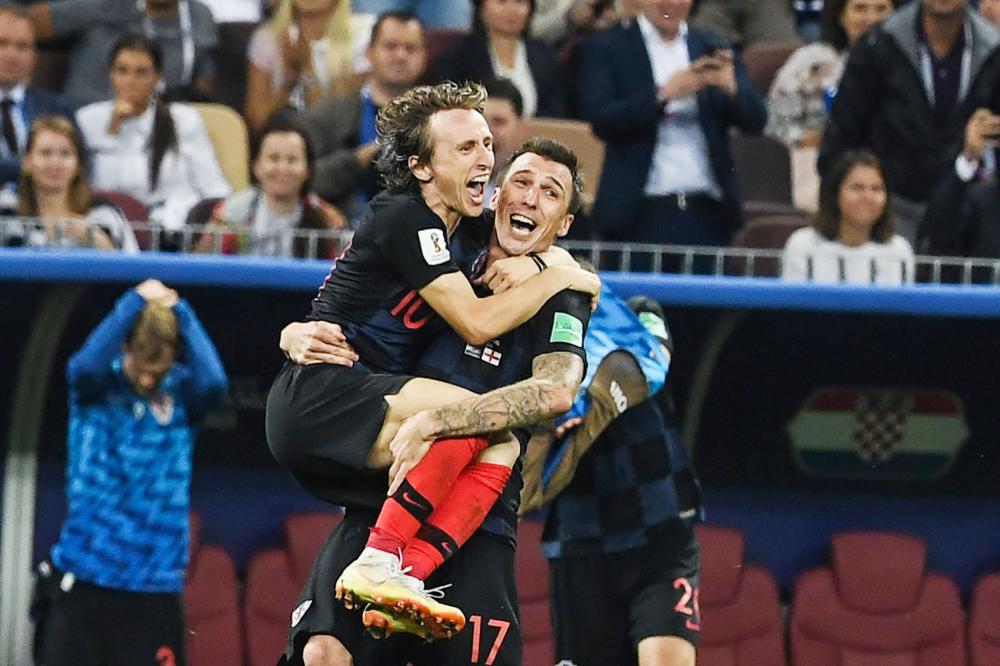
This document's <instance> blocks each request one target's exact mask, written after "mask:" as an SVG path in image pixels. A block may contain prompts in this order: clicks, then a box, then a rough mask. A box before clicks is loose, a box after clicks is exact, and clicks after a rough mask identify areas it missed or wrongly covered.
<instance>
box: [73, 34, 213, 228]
mask: <svg viewBox="0 0 1000 666" xmlns="http://www.w3.org/2000/svg"><path fill="white" fill-rule="evenodd" d="M110 68H111V87H112V90H113V91H114V95H115V96H114V99H112V100H108V101H104V102H96V103H94V104H88V105H87V106H85V107H83V108H82V109H80V110H79V111H77V113H76V121H77V125H78V126H79V127H80V131H81V132H82V134H83V139H84V141H85V142H86V144H87V148H88V149H89V152H90V154H91V160H92V162H91V168H92V170H93V173H92V174H91V184H92V185H93V186H94V187H95V188H97V189H102V190H114V191H118V192H124V193H125V194H129V195H131V196H132V197H135V198H136V199H138V200H139V201H141V202H142V203H143V204H144V205H145V206H146V207H147V208H148V209H149V211H150V220H152V221H153V222H157V223H159V224H161V225H162V226H163V227H164V228H165V229H166V230H168V231H176V230H179V229H180V228H181V227H182V226H183V225H184V220H185V219H186V217H187V213H188V210H190V208H191V207H192V206H193V205H194V204H196V203H197V202H198V201H200V200H202V199H207V198H210V197H224V196H226V195H228V194H229V193H230V191H231V190H232V188H231V187H230V185H229V183H228V182H227V181H226V179H225V177H224V176H223V175H222V169H221V168H220V167H219V162H218V160H217V159H216V156H215V149H214V148H213V147H212V143H211V141H210V140H209V138H208V132H207V130H206V129H205V124H204V123H203V122H202V119H201V116H200V115H199V114H198V111H197V110H195V109H194V108H192V107H191V106H188V105H186V104H179V103H167V102H166V101H164V100H162V99H161V98H160V96H159V95H158V94H157V90H158V87H159V85H160V80H161V75H162V70H163V55H162V53H161V51H160V48H159V46H158V45H157V44H156V42H154V41H152V40H150V39H148V38H147V37H144V36H142V35H127V36H125V37H123V38H121V39H120V40H118V42H116V43H115V45H114V47H113V48H112V50H111V61H110Z"/></svg>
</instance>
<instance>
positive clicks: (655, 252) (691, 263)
mask: <svg viewBox="0 0 1000 666" xmlns="http://www.w3.org/2000/svg"><path fill="white" fill-rule="evenodd" d="M131 229H132V231H133V232H134V233H135V235H136V237H137V240H138V241H139V245H140V247H142V248H143V250H146V251H153V252H157V251H169V252H196V251H197V252H205V253H215V254H223V253H225V254H242V255H253V256H259V257H269V256H271V257H292V256H294V257H300V258H309V259H329V258H332V257H334V256H336V255H337V254H339V252H340V251H342V250H343V249H344V248H346V247H347V244H348V243H349V242H350V240H351V237H352V236H353V232H352V231H349V230H346V231H334V230H326V229H294V230H287V231H281V232H277V233H269V234H256V233H254V232H253V231H252V230H247V229H234V228H227V227H220V226H219V225H194V224H191V225H186V226H184V227H183V228H181V229H179V230H176V231H170V230H166V229H164V228H163V227H162V226H160V225H158V224H156V223H150V222H133V223H131ZM93 245H94V234H93V231H92V230H89V229H88V232H87V238H85V239H81V238H79V237H78V236H76V235H73V234H71V233H70V231H69V223H68V222H52V221H43V220H39V219H36V218H24V217H11V216H7V217H0V247H9V246H30V247H44V246H52V247H67V246H73V247H93ZM559 245H560V246H562V247H564V248H566V249H567V250H569V251H570V252H572V253H574V254H575V255H577V256H580V257H583V258H585V259H587V260H588V261H590V262H591V263H592V264H593V265H594V266H595V267H597V268H599V269H601V270H608V271H622V272H642V273H671V274H680V275H708V276H715V277H744V278H755V277H777V276H780V275H781V268H782V251H781V250H776V249H762V248H743V247H709V246H694V245H655V244H649V243H618V242H610V241H561V242H560V243H559ZM873 272H874V271H873ZM915 272H916V275H915V276H914V277H915V280H916V281H917V282H921V283H931V284H943V283H948V284H991V285H1000V258H996V259H973V258H965V257H941V256H918V257H916V261H915ZM902 273H903V274H904V275H905V270H904V271H903V272H902Z"/></svg>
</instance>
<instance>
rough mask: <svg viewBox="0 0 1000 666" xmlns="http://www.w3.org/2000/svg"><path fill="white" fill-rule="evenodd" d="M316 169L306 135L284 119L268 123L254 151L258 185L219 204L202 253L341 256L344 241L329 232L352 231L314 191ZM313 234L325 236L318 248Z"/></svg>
mask: <svg viewBox="0 0 1000 666" xmlns="http://www.w3.org/2000/svg"><path fill="white" fill-rule="evenodd" d="M312 165H313V152H312V147H311V146H310V143H309V139H308V137H307V136H306V133H305V132H304V131H303V130H302V129H300V128H299V127H297V126H296V125H295V124H294V123H292V122H290V121H289V120H288V119H286V118H283V117H280V116H279V117H277V118H275V119H273V120H272V121H271V122H269V123H268V125H267V126H266V127H265V128H264V130H263V131H262V132H261V137H260V140H259V141H257V142H256V145H255V147H254V154H253V160H252V162H251V172H252V174H253V178H254V184H253V185H251V186H250V187H248V188H246V189H245V190H242V191H240V192H236V193H235V194H232V195H230V196H229V197H227V198H226V200H225V201H223V202H221V203H220V204H219V205H218V206H216V208H215V210H214V211H213V212H212V219H211V224H213V225H217V226H216V228H215V229H212V230H210V233H206V234H205V235H204V236H203V237H202V239H201V241H200V242H199V243H198V247H197V249H198V251H201V252H211V251H216V250H221V251H222V252H223V253H225V254H256V255H268V256H281V257H288V256H296V257H304V256H309V255H313V256H314V257H318V258H325V259H332V258H334V257H336V255H337V254H339V250H340V243H338V242H337V239H335V238H331V237H330V236H331V235H330V234H329V233H327V232H334V231H342V230H344V229H347V228H348V225H347V219H346V218H345V217H344V215H343V214H342V213H341V212H340V211H339V210H337V209H336V208H334V207H333V206H331V205H330V204H328V203H327V202H325V201H323V200H322V199H320V198H319V197H318V196H316V195H315V194H314V193H313V192H312V188H311V185H312ZM222 230H225V232H224V233H221V234H220V232H221V231H222ZM310 230H312V231H318V232H321V233H318V234H316V241H315V242H314V243H315V245H314V246H312V245H313V242H312V241H311V239H310V238H309V235H308V234H307V233H303V232H308V231H310ZM217 236H218V237H219V241H218V244H217V241H216V237H217Z"/></svg>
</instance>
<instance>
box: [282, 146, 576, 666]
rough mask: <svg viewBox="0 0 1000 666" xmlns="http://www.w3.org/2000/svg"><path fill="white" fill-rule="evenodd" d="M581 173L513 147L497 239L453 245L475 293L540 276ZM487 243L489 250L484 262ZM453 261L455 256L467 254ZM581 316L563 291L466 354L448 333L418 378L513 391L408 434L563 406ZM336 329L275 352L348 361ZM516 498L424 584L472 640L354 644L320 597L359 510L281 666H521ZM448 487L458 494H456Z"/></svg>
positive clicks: (552, 157) (429, 415)
mask: <svg viewBox="0 0 1000 666" xmlns="http://www.w3.org/2000/svg"><path fill="white" fill-rule="evenodd" d="M578 174H579V171H578V166H577V161H576V156H575V155H573V153H572V152H571V151H569V150H568V149H566V148H565V147H564V146H562V145H561V144H559V143H557V142H553V141H549V140H533V141H530V142H528V143H526V144H525V145H524V146H522V147H521V148H520V149H519V150H518V151H517V152H515V154H514V156H513V158H512V159H511V161H510V162H509V164H508V166H506V167H505V168H504V169H503V170H502V171H501V174H500V183H501V186H500V188H499V189H498V190H497V193H496V195H495V196H496V199H495V200H494V201H495V203H494V207H495V208H496V210H497V214H496V224H495V232H494V227H490V226H489V225H486V226H485V227H484V228H482V229H481V230H480V231H485V233H476V234H469V235H465V236H461V235H460V237H459V238H457V239H456V241H457V242H458V243H457V244H465V243H467V242H471V244H472V247H471V248H470V249H471V250H472V251H470V252H467V253H465V256H467V257H470V258H474V257H477V255H479V260H477V261H474V262H470V263H472V264H475V265H474V266H463V270H465V269H466V268H468V269H469V270H473V271H476V272H477V273H478V272H479V271H481V270H482V269H483V268H485V269H486V273H485V280H484V281H483V282H484V284H490V285H492V286H493V288H495V289H497V290H503V289H505V288H507V287H509V286H510V285H511V284H513V283H516V282H517V281H518V280H519V279H522V277H523V276H524V275H528V274H532V273H536V272H537V271H538V268H537V267H536V265H535V264H534V263H533V261H532V260H531V259H529V258H527V257H521V255H526V254H528V253H531V252H534V251H539V250H545V249H547V248H548V247H550V245H551V243H552V241H553V239H554V238H555V237H556V236H559V235H563V234H565V233H566V232H567V231H568V229H569V225H570V223H571V222H572V218H573V215H572V214H573V213H574V212H575V211H576V210H577V209H578V207H579V201H580V193H581V191H582V182H581V180H580V176H579V175H578ZM564 193H565V194H564ZM526 222H528V223H530V224H526ZM466 224H468V223H466ZM529 226H530V228H529ZM477 236H478V237H477ZM487 244H488V251H486V252H483V250H484V248H486V247H487ZM462 250H463V252H464V250H465V248H462ZM507 257H515V258H514V259H510V258H507ZM518 257H520V258H518ZM483 260H485V261H483ZM484 264H485V265H484ZM518 273H520V275H517V274H518ZM589 316H590V308H589V306H588V303H587V299H586V298H585V297H583V296H582V295H581V294H578V293H575V292H571V291H563V292H561V293H560V294H558V295H557V296H555V297H554V298H553V299H551V300H550V301H549V302H548V303H546V305H545V307H544V308H543V309H542V311H540V312H539V313H538V314H537V315H535V317H533V318H532V319H531V320H530V321H528V322H527V323H525V324H524V325H522V326H520V327H519V328H517V329H516V330H515V331H512V332H511V333H509V334H506V335H504V336H501V337H500V338H499V339H498V340H493V341H490V342H489V343H488V344H486V345H481V346H474V345H470V344H467V343H466V342H465V341H464V340H463V339H461V338H460V337H459V336H457V335H456V334H455V333H453V332H450V331H449V332H446V333H445V334H443V335H442V336H440V337H438V338H437V339H436V340H435V342H434V344H433V345H432V346H431V348H429V349H428V350H427V352H426V353H425V354H424V356H423V357H422V358H421V359H420V361H419V363H418V365H417V369H416V372H417V374H419V375H422V376H427V377H434V378H437V379H441V380H445V381H449V382H453V383H455V384H458V385H461V386H464V387H466V388H469V389H472V390H475V391H488V390H490V389H493V388H495V387H497V386H502V385H506V384H510V383H511V382H517V383H515V384H513V385H511V386H506V387H505V388H503V389H500V391H495V392H494V393H493V394H487V395H484V396H482V398H479V399H476V400H472V401H467V402H466V403H464V404H459V405H453V406H448V407H445V408H442V409H436V410H430V411H427V412H423V413H421V414H419V415H418V416H417V417H415V418H414V419H411V420H410V421H408V422H407V424H408V425H409V424H411V423H412V424H419V423H421V422H424V423H431V424H433V423H435V422H438V421H441V420H445V419H449V418H451V417H452V415H454V414H458V413H460V411H461V410H465V409H469V408H471V410H470V411H469V412H468V416H466V417H463V418H466V419H475V418H477V415H478V412H477V408H478V407H479V405H480V404H482V405H487V408H489V407H488V404H489V400H491V398H490V395H494V396H497V397H499V396H501V395H506V396H508V398H509V400H510V401H511V402H510V405H511V406H510V407H507V408H509V409H517V410H523V409H529V410H532V411H533V410H535V409H536V408H535V403H536V402H537V396H538V395H539V390H540V389H542V388H543V387H544V386H546V385H550V384H553V383H555V384H556V385H560V384H561V388H560V389H559V390H560V391H565V393H564V395H563V398H567V399H569V400H572V396H573V395H574V394H575V391H576V389H577V387H578V385H579V381H580V379H581V378H582V376H583V369H584V366H583V365H582V356H581V353H582V349H581V344H582V338H583V335H584V332H585V330H586V324H587V321H588V319H589ZM573 320H578V321H579V322H580V325H579V326H572V325H567V324H568V322H572V321H573ZM336 329H337V327H336V326H333V325H329V324H326V323H325V322H323V323H320V322H313V323H310V324H291V325H289V326H288V327H286V329H285V331H283V333H282V348H283V349H285V350H286V351H287V352H289V353H290V355H291V357H292V358H293V359H296V360H298V361H300V362H303V363H305V362H313V363H319V362H326V363H342V362H346V361H345V355H346V354H345V351H344V350H343V349H342V348H341V347H342V345H343V342H342V336H341V335H340V334H339V331H338V330H336ZM560 378H571V379H572V381H569V380H568V379H566V380H562V379H560ZM518 380H520V381H518ZM522 402H523V404H522V405H520V406H519V405H518V403H522ZM562 407H564V405H563V406H562ZM560 409H561V407H560ZM556 411H557V410H552V409H550V408H547V407H543V409H542V411H539V412H537V413H535V414H534V415H533V416H532V417H531V418H532V419H533V420H538V419H541V418H543V417H545V416H554V415H555V412H556ZM473 427H481V426H479V425H476V426H473ZM518 434H519V436H520V437H521V438H522V440H524V439H526V434H525V433H523V432H519V433H518ZM467 480H468V481H469V482H474V477H473V476H471V475H470V476H469V477H468V478H467ZM367 482H368V485H369V492H370V493H371V494H373V496H374V497H375V498H376V501H377V502H380V501H381V499H380V497H382V496H383V493H384V488H385V478H384V477H382V478H375V479H368V481H367ZM520 487H521V482H520V472H519V465H518V466H517V467H515V470H514V472H513V477H512V479H511V481H510V482H509V483H507V485H506V487H505V489H504V492H503V495H502V496H501V499H500V500H499V501H498V502H496V504H495V505H494V506H493V509H492V510H491V511H490V514H489V515H488V516H487V518H486V519H485V521H483V524H482V526H481V527H480V529H479V530H478V531H476V532H475V534H473V536H472V537H471V538H470V539H469V541H468V542H467V543H466V544H465V545H464V546H462V547H461V549H460V550H458V552H457V554H455V555H454V557H451V558H449V559H447V561H446V562H445V563H444V565H443V566H441V568H440V569H438V570H436V571H435V572H434V573H433V574H432V575H431V576H430V577H429V578H428V579H427V580H428V585H436V584H439V583H445V582H452V583H454V587H453V588H452V589H451V590H450V591H449V597H450V600H452V601H455V602H456V603H457V605H458V606H460V607H461V608H462V609H463V610H465V611H466V613H468V615H469V617H470V620H471V621H472V622H474V623H475V627H476V629H475V631H468V630H467V631H464V632H462V633H461V634H459V635H458V636H456V637H455V638H452V639H451V640H448V641H438V642H435V643H432V644H429V645H422V644H419V643H418V642H417V641H412V642H407V640H406V638H409V637H406V638H404V639H402V640H400V639H398V638H394V639H393V640H389V641H379V642H376V641H371V640H363V636H362V632H361V626H360V625H359V624H358V622H357V620H356V617H352V616H351V614H349V613H348V612H347V611H345V610H344V609H343V608H340V607H339V606H337V605H336V604H334V603H333V602H332V599H330V593H329V590H330V588H331V586H332V585H333V581H334V580H336V579H337V577H338V576H339V574H340V572H341V570H343V568H344V567H345V566H346V565H347V564H348V563H349V562H350V561H351V560H353V559H354V557H355V555H356V554H357V553H359V552H360V551H361V550H362V549H363V548H364V546H365V542H366V539H367V537H368V530H369V528H370V527H371V525H372V523H373V521H374V520H375V513H374V512H373V511H371V510H366V507H365V505H364V504H363V503H360V502H357V501H356V502H355V503H353V504H349V505H348V506H347V511H346V514H345V518H344V521H343V523H342V524H341V526H340V527H338V528H337V530H336V532H335V533H334V534H333V535H332V536H331V538H330V539H328V541H327V543H326V544H325V545H324V546H323V548H322V549H321V551H320V554H319V556H318V557H317V560H316V564H315V566H314V568H313V571H312V573H311V575H310V578H309V583H308V584H307V586H306V589H305V590H304V591H303V593H302V596H301V597H300V600H299V606H298V609H297V613H296V614H293V618H292V622H293V627H292V632H291V638H290V641H289V645H288V651H287V652H286V661H284V662H282V663H292V664H297V663H302V662H301V661H299V660H300V659H302V657H301V656H300V655H301V654H302V645H303V644H305V645H307V646H312V647H314V648H315V649H316V652H319V651H320V650H321V649H322V650H323V655H324V658H323V659H319V658H318V659H317V660H316V661H312V662H310V661H308V657H307V659H306V662H305V663H321V664H324V665H326V666H341V665H342V664H348V663H353V664H356V665H358V666H362V665H365V664H369V665H380V666H381V665H383V664H397V663H399V664H403V663H407V662H412V663H413V664H428V665H432V664H433V665H437V664H444V663H448V664H452V663H468V662H470V660H471V661H472V662H476V661H477V659H478V657H477V655H479V656H481V657H482V659H487V658H488V659H489V660H490V663H493V664H496V665H497V666H513V665H515V664H520V663H521V658H522V641H521V626H520V618H519V616H518V614H517V612H516V610H515V609H516V607H517V601H516V600H517V590H516V586H515V582H514V538H515V532H516V511H517V501H518V495H519V492H520ZM455 488H456V490H457V489H458V484H456V486H455ZM469 495H470V494H469V493H467V492H462V493H457V492H456V493H453V501H452V502H451V505H450V506H446V505H444V504H442V505H440V506H439V507H438V509H437V510H436V511H435V515H434V516H432V517H431V520H430V521H429V522H428V526H429V527H430V528H431V529H428V530H427V531H426V532H425V533H428V532H432V531H433V527H434V526H435V525H437V524H438V523H436V522H435V521H436V520H438V518H437V516H438V515H439V514H440V515H443V516H444V519H445V520H449V519H453V518H459V519H461V516H462V513H463V512H465V511H467V508H466V507H465V506H464V503H465V502H467V499H466V498H468V497H469ZM452 509H454V510H455V514H454V515H453V516H452V517H451V518H449V517H448V516H447V515H445V514H446V513H447V512H448V511H451V510H452ZM427 545H428V547H429V552H428V554H429V556H430V557H431V558H433V559H434V561H439V560H440V559H442V558H443V556H444V553H442V552H441V551H438V550H437V548H434V547H432V546H433V545H434V544H433V543H432V542H428V544H427ZM447 545H448V546H449V547H450V546H452V544H447ZM365 615H366V619H368V620H369V621H370V624H377V626H379V627H380V628H381V629H382V630H383V631H385V632H388V633H392V632H400V631H413V630H414V629H413V628H412V627H411V626H408V624H410V623H407V622H406V621H405V620H399V619H394V618H391V617H389V616H386V615H384V614H382V613H380V612H368V613H366V614H365ZM320 634H325V635H320ZM310 636H311V638H310ZM307 641H308V642H307ZM321 646H322V647H321ZM307 649H308V648H307ZM348 652H349V655H348Z"/></svg>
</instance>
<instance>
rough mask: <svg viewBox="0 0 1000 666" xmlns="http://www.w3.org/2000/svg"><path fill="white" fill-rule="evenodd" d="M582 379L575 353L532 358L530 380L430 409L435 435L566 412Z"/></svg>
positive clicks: (499, 427) (479, 430) (477, 430)
mask: <svg viewBox="0 0 1000 666" xmlns="http://www.w3.org/2000/svg"><path fill="white" fill-rule="evenodd" d="M582 379H583V361H582V359H580V357H579V356H577V355H576V354H570V353H567V352H554V353H551V354H544V355H542V356H539V357H538V358H536V359H535V362H534V364H533V365H532V375H531V378H530V379H526V380H524V381H520V382H518V383H516V384H511V385H510V386H504V387H502V388H499V389H496V390H494V391H490V392H489V393H484V394H483V395H479V396H476V397H474V398H469V399H467V400H463V401H461V402H456V403H452V404H450V405H446V406H444V407H439V408H437V409H433V410H431V411H430V413H429V416H430V417H431V419H432V422H433V424H434V432H435V434H436V436H437V437H451V436H455V435H473V434H477V433H486V432H495V431H498V430H506V429H508V428H520V427H523V426H528V425H534V424H535V423H538V422H539V421H544V420H545V419H549V418H552V417H554V416H558V415H560V414H562V413H564V412H566V411H567V410H568V409H569V408H570V407H571V406H572V405H573V400H574V398H575V397H576V390H577V388H579V386H580V382H581V381H582Z"/></svg>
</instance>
